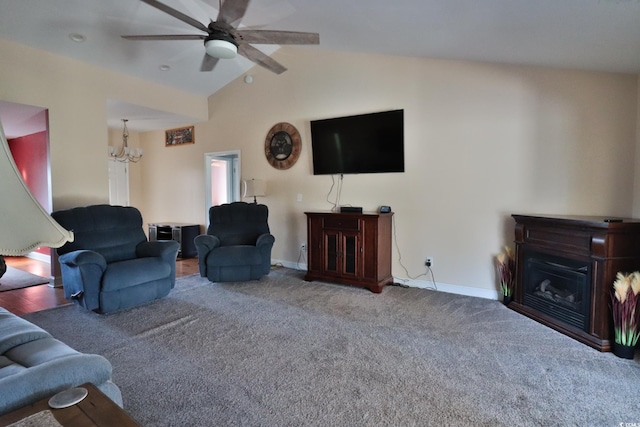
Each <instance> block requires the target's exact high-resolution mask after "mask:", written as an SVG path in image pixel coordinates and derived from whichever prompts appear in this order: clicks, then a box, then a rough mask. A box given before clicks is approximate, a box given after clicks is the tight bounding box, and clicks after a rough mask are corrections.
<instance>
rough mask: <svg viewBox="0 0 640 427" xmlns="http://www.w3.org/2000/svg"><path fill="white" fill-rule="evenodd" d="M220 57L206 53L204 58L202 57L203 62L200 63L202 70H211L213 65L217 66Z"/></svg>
mask: <svg viewBox="0 0 640 427" xmlns="http://www.w3.org/2000/svg"><path fill="white" fill-rule="evenodd" d="M218 61H219V59H218V58H214V57H213V56H210V55H207V54H206V53H205V54H204V58H202V64H201V65H200V71H211V70H213V67H215V66H216V64H217V63H218Z"/></svg>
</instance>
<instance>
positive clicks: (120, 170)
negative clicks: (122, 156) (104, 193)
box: [107, 159, 130, 206]
mask: <svg viewBox="0 0 640 427" xmlns="http://www.w3.org/2000/svg"><path fill="white" fill-rule="evenodd" d="M107 162H109V204H111V205H117V206H129V203H130V201H129V164H128V163H126V162H119V161H117V160H115V159H108V160H107Z"/></svg>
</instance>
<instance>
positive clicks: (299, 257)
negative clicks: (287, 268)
mask: <svg viewBox="0 0 640 427" xmlns="http://www.w3.org/2000/svg"><path fill="white" fill-rule="evenodd" d="M301 259H302V261H304V263H305V264H307V265H308V262H307V257H306V256H305V255H304V251H303V250H302V248H300V250H299V251H298V261H297V262H296V266H297V267H298V270H302V267H300V260H301Z"/></svg>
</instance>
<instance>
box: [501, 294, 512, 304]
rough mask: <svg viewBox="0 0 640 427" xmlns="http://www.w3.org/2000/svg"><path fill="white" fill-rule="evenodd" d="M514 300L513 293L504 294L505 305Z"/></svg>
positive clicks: (503, 301)
mask: <svg viewBox="0 0 640 427" xmlns="http://www.w3.org/2000/svg"><path fill="white" fill-rule="evenodd" d="M511 301H513V297H512V296H511V295H509V296H507V295H503V296H502V303H503V304H504V305H509V303H510V302H511Z"/></svg>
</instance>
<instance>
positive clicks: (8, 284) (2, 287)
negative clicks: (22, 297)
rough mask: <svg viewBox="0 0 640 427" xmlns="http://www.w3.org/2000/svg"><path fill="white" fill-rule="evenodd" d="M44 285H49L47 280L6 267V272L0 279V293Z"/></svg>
mask: <svg viewBox="0 0 640 427" xmlns="http://www.w3.org/2000/svg"><path fill="white" fill-rule="evenodd" d="M45 283H49V279H47V278H45V277H40V276H36V275H35V274H31V273H27V272H26V271H22V270H20V269H17V268H13V267H10V266H7V272H6V273H4V274H3V275H2V277H0V292H4V291H11V290H13V289H20V288H28V287H29V286H36V285H43V284H45Z"/></svg>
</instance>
